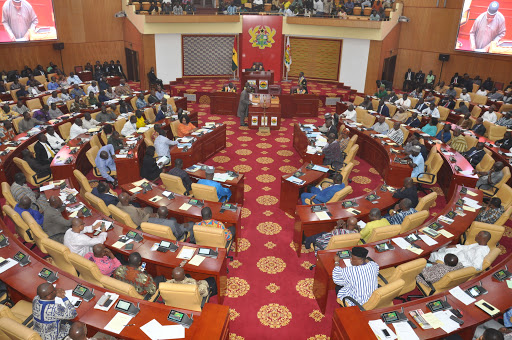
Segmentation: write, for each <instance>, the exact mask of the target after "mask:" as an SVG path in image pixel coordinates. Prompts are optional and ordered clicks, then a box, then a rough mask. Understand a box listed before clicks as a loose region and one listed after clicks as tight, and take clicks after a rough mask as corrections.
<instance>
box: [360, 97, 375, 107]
mask: <svg viewBox="0 0 512 340" xmlns="http://www.w3.org/2000/svg"><path fill="white" fill-rule="evenodd" d="M359 106H361V107H363V109H365V110H373V103H372V98H371V97H370V96H366V97H364V100H363V102H362V103H361V104H359Z"/></svg>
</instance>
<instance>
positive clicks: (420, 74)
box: [415, 70, 425, 87]
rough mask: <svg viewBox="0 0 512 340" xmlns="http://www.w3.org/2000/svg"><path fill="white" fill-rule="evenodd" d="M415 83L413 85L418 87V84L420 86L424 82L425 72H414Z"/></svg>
mask: <svg viewBox="0 0 512 340" xmlns="http://www.w3.org/2000/svg"><path fill="white" fill-rule="evenodd" d="M415 79H416V84H415V86H416V87H418V86H422V85H423V83H424V82H425V73H423V72H422V71H421V70H419V71H418V73H416V77H415Z"/></svg>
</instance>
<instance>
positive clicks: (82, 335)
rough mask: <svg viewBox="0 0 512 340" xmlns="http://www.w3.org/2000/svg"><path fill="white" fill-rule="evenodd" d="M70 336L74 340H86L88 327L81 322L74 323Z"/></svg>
mask: <svg viewBox="0 0 512 340" xmlns="http://www.w3.org/2000/svg"><path fill="white" fill-rule="evenodd" d="M68 335H69V337H70V338H71V339H72V340H86V339H87V326H86V325H85V324H84V323H82V322H80V321H77V322H73V324H72V325H71V328H70V329H69V334H68Z"/></svg>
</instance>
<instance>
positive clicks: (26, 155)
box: [21, 149, 52, 178]
mask: <svg viewBox="0 0 512 340" xmlns="http://www.w3.org/2000/svg"><path fill="white" fill-rule="evenodd" d="M21 155H22V156H23V160H24V161H25V162H27V164H28V166H29V167H30V168H31V169H32V170H34V171H35V172H36V175H37V177H41V178H43V177H46V176H49V175H50V174H51V173H52V169H51V168H50V164H46V165H42V164H40V163H39V162H38V161H36V159H35V158H34V155H32V152H30V150H28V149H25V150H23V151H22V152H21Z"/></svg>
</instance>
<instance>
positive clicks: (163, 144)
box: [154, 135, 178, 159]
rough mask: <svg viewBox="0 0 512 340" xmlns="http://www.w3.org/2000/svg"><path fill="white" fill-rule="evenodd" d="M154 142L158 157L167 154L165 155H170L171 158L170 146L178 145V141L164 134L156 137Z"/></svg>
mask: <svg viewBox="0 0 512 340" xmlns="http://www.w3.org/2000/svg"><path fill="white" fill-rule="evenodd" d="M154 144H155V152H156V154H157V155H158V157H164V156H165V157H168V158H169V159H171V151H170V149H169V148H170V147H171V146H173V145H177V144H178V142H176V141H173V140H170V139H169V138H167V137H165V136H163V135H158V137H156V139H155V143H154Z"/></svg>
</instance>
